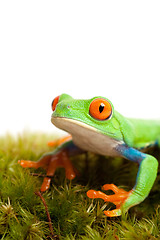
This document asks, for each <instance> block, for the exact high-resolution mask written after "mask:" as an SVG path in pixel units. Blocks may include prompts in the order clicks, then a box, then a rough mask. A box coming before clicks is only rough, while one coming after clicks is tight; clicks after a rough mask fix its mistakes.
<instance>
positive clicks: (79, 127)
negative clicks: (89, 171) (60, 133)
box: [52, 118, 123, 156]
mask: <svg viewBox="0 0 160 240" xmlns="http://www.w3.org/2000/svg"><path fill="white" fill-rule="evenodd" d="M52 123H53V124H54V125H55V126H57V127H58V128H61V129H63V130H65V131H67V132H69V133H70V134H71V135H72V138H73V142H74V143H75V145H76V146H78V147H79V148H81V149H83V150H86V151H90V152H93V153H96V154H100V155H105V156H119V154H118V152H117V151H116V149H115V148H116V146H117V145H119V144H122V143H123V142H121V141H118V140H115V139H113V138H111V137H109V136H107V135H103V134H101V133H99V132H98V131H96V130H95V129H94V128H93V127H90V126H88V125H86V124H84V123H82V122H79V121H76V120H72V119H68V118H52Z"/></svg>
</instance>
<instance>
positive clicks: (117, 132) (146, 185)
mask: <svg viewBox="0 0 160 240" xmlns="http://www.w3.org/2000/svg"><path fill="white" fill-rule="evenodd" d="M97 98H103V99H106V98H104V97H94V98H92V99H89V100H76V99H73V98H72V97H71V96H69V95H67V94H62V95H60V97H59V101H58V103H57V105H56V109H55V111H54V112H53V114H52V123H53V124H54V125H55V126H57V127H59V128H61V129H63V130H65V131H67V132H69V133H70V134H71V135H72V138H73V144H74V146H75V145H76V146H78V148H80V149H82V150H84V151H92V149H95V151H93V152H95V153H97V152H98V153H100V154H102V155H109V156H122V157H124V158H127V159H128V160H131V161H134V162H137V163H139V171H138V174H137V178H136V184H135V186H134V187H133V189H132V191H131V193H130V194H129V195H128V198H127V199H126V200H125V201H124V202H123V203H122V204H121V206H120V208H119V209H116V210H115V215H116V216H119V215H121V214H122V213H125V212H127V211H128V209H129V208H130V207H132V206H134V205H137V204H139V203H140V202H142V201H143V200H144V199H145V198H146V197H147V196H148V194H149V192H150V190H151V188H152V186H153V184H154V181H155V179H156V175H157V169H158V161H157V160H156V158H154V157H153V156H151V155H148V154H145V153H142V152H141V151H140V150H141V149H142V148H145V147H147V146H148V145H150V144H152V145H154V144H157V143H158V144H159V136H160V121H154V120H139V119H128V118H125V117H123V116H122V115H121V114H119V113H118V112H117V111H115V110H114V107H113V105H112V103H111V102H110V101H109V100H108V99H106V100H107V101H108V102H109V103H110V104H111V106H112V116H111V117H110V118H109V119H107V120H97V119H95V118H93V117H92V116H91V115H90V113H89V106H90V104H91V102H92V101H93V100H94V99H97ZM82 132H83V134H82ZM84 136H87V141H86V142H85V143H84V144H83V142H84V140H85V137H84ZM101 139H102V140H103V142H105V139H106V142H108V145H107V144H106V146H105V145H104V144H105V143H104V144H101V143H100V141H102V140H101ZM68 144H71V143H70V142H69V143H68ZM91 145H93V146H91ZM68 146H69V145H68ZM84 146H85V147H84ZM96 146H97V148H99V150H97V151H96ZM64 148H67V143H65V144H62V145H61V146H60V147H59V150H63V149H64ZM103 149H104V150H105V151H106V149H109V150H107V153H106V152H105V151H103Z"/></svg>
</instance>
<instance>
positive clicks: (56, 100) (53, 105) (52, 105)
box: [51, 96, 59, 111]
mask: <svg viewBox="0 0 160 240" xmlns="http://www.w3.org/2000/svg"><path fill="white" fill-rule="evenodd" d="M58 101H59V96H57V97H56V98H54V99H53V101H52V104H51V107H52V111H54V110H55V109H56V106H57V103H58Z"/></svg>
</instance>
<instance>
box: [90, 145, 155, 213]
mask: <svg viewBox="0 0 160 240" xmlns="http://www.w3.org/2000/svg"><path fill="white" fill-rule="evenodd" d="M116 150H117V151H118V152H119V153H120V155H121V156H123V157H125V158H127V159H129V160H131V161H134V162H137V163H139V171H138V174H137V178H136V184H135V186H134V187H133V189H132V190H131V191H129V192H126V191H125V190H123V189H118V188H117V187H116V186H115V185H113V184H106V185H104V186H103V189H104V190H108V189H111V190H112V191H113V192H114V193H115V194H113V195H106V194H104V193H103V192H100V191H94V190H89V191H88V192H87V195H88V197H90V198H102V199H103V200H104V201H108V202H112V203H114V204H115V205H116V209H114V210H111V211H104V213H105V214H106V215H107V216H109V217H114V216H120V215H122V213H125V212H127V211H128V209H129V208H131V207H133V206H135V205H137V204H139V203H141V202H142V201H143V200H144V199H145V198H146V197H147V196H148V194H149V192H150V190H151V188H152V186H153V184H154V181H155V179H156V176H157V169H158V161H157V160H156V158H154V157H153V156H151V155H148V154H144V153H141V152H139V151H138V150H136V149H134V148H130V147H128V146H127V145H119V146H118V147H117V149H116Z"/></svg>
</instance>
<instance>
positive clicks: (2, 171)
mask: <svg viewBox="0 0 160 240" xmlns="http://www.w3.org/2000/svg"><path fill="white" fill-rule="evenodd" d="M53 138H54V136H48V135H45V134H25V133H24V134H22V135H19V136H17V137H16V138H15V137H11V136H9V135H6V136H4V137H1V139H0V239H6V240H7V239H17V240H23V239H25V240H31V239H33V240H34V239H35V240H38V239H66V240H73V239H79V240H80V239H81V240H87V239H93V240H94V239H95V240H102V239H111V240H112V239H115V240H118V239H137V240H138V239H141V240H143V239H160V208H159V206H160V205H159V204H160V184H159V183H160V176H159V174H158V177H157V180H156V182H155V184H154V187H153V188H152V191H151V193H150V195H149V197H148V198H147V199H146V200H145V201H144V202H143V203H141V204H140V205H138V206H135V207H133V208H131V209H130V211H129V213H128V214H127V215H125V216H123V217H117V218H107V217H106V216H105V215H104V214H103V210H104V209H108V208H110V207H113V206H112V205H111V204H107V203H104V201H102V200H98V199H96V200H91V199H88V198H87V196H86V192H87V190H89V189H91V188H93V189H95V190H96V189H97V190H100V187H101V186H102V185H103V184H105V183H114V184H116V185H117V186H123V187H124V188H125V189H126V190H130V189H131V188H132V187H133V186H134V183H135V179H136V173H137V170H138V166H137V165H136V164H135V163H132V162H129V161H127V160H124V159H120V158H116V159H112V158H107V157H102V156H95V155H93V154H83V155H81V156H76V157H74V158H72V162H73V164H74V166H75V167H76V168H77V169H78V171H79V176H77V177H76V178H75V179H74V180H73V181H68V180H66V179H65V174H64V170H63V169H58V170H57V171H56V174H55V176H54V178H53V179H52V185H51V188H50V189H49V191H47V192H45V193H44V194H43V197H44V199H45V201H46V204H47V206H48V210H49V213H50V217H51V221H52V226H53V231H54V238H53V237H51V232H50V228H49V226H48V218H47V215H46V211H45V207H44V204H43V202H42V200H41V198H40V197H38V196H37V195H36V194H35V192H37V191H38V190H39V188H40V186H41V183H42V180H43V177H41V176H33V175H32V173H37V174H39V175H42V174H45V172H44V171H43V170H42V169H38V170H34V169H23V168H22V167H21V166H20V165H19V164H18V163H17V162H18V160H19V159H30V160H34V161H36V160H38V158H39V157H40V156H41V155H42V154H43V153H46V152H47V151H51V148H49V147H48V146H47V141H50V140H53ZM151 153H152V154H154V155H155V156H156V157H157V158H158V156H160V151H158V150H157V149H156V150H154V151H153V150H152V152H151Z"/></svg>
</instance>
